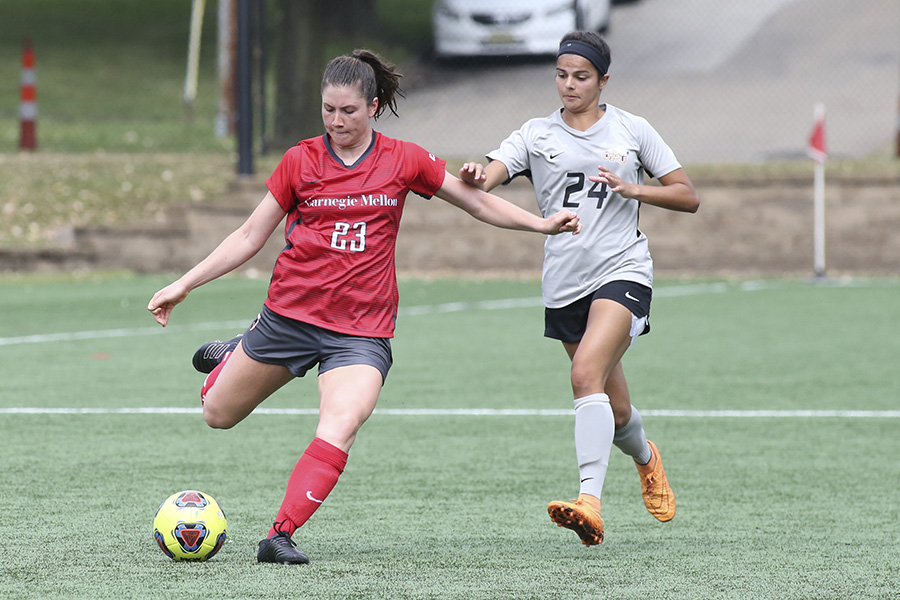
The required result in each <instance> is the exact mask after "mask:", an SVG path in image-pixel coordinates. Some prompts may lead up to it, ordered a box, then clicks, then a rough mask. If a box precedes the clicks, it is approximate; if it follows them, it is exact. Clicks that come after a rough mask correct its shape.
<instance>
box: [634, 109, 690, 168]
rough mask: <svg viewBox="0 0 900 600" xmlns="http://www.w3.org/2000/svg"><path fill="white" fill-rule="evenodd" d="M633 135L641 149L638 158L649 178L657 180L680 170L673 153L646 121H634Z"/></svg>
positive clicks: (641, 119)
mask: <svg viewBox="0 0 900 600" xmlns="http://www.w3.org/2000/svg"><path fill="white" fill-rule="evenodd" d="M635 134H636V135H637V138H638V144H639V145H640V149H641V151H640V154H639V156H638V158H639V159H640V161H641V166H643V167H644V170H645V171H646V172H647V174H648V175H649V176H650V177H653V178H656V179H659V178H660V177H662V176H663V175H668V174H669V173H671V172H672V171H674V170H676V169H680V168H681V164H680V163H679V162H678V159H677V158H675V153H674V152H673V151H672V149H671V148H670V147H669V145H668V144H666V142H665V141H664V140H663V139H662V136H661V135H659V133H657V131H656V130H655V129H654V128H653V126H652V125H650V123H649V122H648V121H647V120H646V119H644V118H640V117H639V118H637V119H635Z"/></svg>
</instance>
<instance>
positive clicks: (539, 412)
mask: <svg viewBox="0 0 900 600" xmlns="http://www.w3.org/2000/svg"><path fill="white" fill-rule="evenodd" d="M202 412H203V411H202V409H201V408H199V407H194V408H181V407H173V406H160V407H146V408H39V407H19V408H0V414H3V415H179V414H197V415H199V414H201V413H202ZM253 413H254V414H257V415H276V416H285V415H288V416H294V415H317V414H319V411H318V410H317V409H315V408H257V409H256V410H254V411H253ZM375 414H377V415H386V416H424V417H456V416H463V417H482V416H487V417H568V416H572V415H573V414H574V412H573V411H572V410H558V409H528V408H523V409H515V408H378V409H375ZM641 414H642V415H645V416H650V417H654V416H655V417H687V418H697V419H717V418H718V419H747V418H751V419H752V418H768V419H812V418H839V419H859V418H869V419H900V410H652V409H646V410H641Z"/></svg>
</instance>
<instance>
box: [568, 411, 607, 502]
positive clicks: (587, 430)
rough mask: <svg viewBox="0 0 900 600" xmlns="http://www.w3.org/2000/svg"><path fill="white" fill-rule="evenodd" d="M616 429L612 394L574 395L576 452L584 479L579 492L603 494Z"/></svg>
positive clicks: (579, 468)
mask: <svg viewBox="0 0 900 600" xmlns="http://www.w3.org/2000/svg"><path fill="white" fill-rule="evenodd" d="M615 430H616V422H615V418H614V417H613V412H612V408H611V407H610V406H609V396H607V395H606V394H590V395H589V396H585V397H583V398H576V399H575V456H576V458H577V459H578V474H579V477H580V479H581V487H580V489H579V493H580V494H590V495H592V496H596V497H597V498H599V497H600V494H601V492H602V491H603V479H604V478H605V477H606V469H607V467H609V453H610V450H612V442H613V436H614V435H615Z"/></svg>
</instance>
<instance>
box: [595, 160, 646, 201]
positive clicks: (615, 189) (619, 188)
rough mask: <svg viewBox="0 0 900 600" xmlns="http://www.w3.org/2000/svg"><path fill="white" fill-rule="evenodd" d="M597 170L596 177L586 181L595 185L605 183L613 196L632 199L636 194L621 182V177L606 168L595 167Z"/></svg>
mask: <svg viewBox="0 0 900 600" xmlns="http://www.w3.org/2000/svg"><path fill="white" fill-rule="evenodd" d="M597 170H598V173H597V175H595V176H594V177H588V179H590V180H591V181H593V182H595V183H605V184H606V187H607V189H608V190H609V191H610V192H612V193H613V194H619V195H620V196H622V197H623V198H634V196H635V194H636V193H637V192H636V191H634V190H633V188H632V186H631V184H628V183H625V182H624V181H622V178H621V177H619V176H618V175H616V174H615V173H613V172H612V171H610V170H609V169H607V168H606V167H597Z"/></svg>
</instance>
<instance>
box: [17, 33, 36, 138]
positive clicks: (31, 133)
mask: <svg viewBox="0 0 900 600" xmlns="http://www.w3.org/2000/svg"><path fill="white" fill-rule="evenodd" d="M34 63H35V61H34V47H33V45H32V43H31V36H26V37H25V48H24V50H23V51H22V94H21V104H19V123H20V124H21V126H22V135H21V136H20V137H19V149H20V150H34V149H35V148H37V132H36V127H37V73H36V72H35V69H34Z"/></svg>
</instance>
